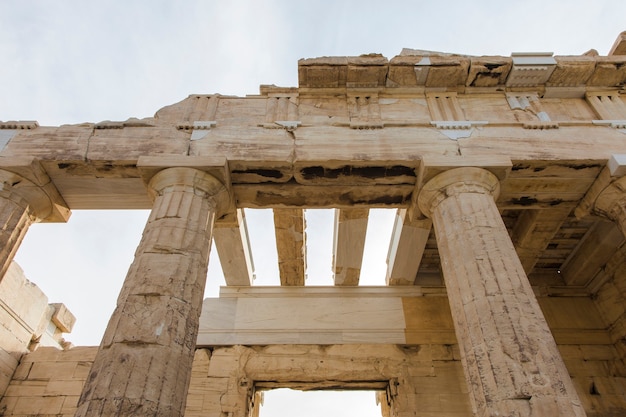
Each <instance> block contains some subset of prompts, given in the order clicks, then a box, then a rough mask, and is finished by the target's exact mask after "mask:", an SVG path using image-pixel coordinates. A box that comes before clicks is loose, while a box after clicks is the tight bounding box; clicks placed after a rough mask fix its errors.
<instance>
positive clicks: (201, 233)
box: [76, 168, 228, 416]
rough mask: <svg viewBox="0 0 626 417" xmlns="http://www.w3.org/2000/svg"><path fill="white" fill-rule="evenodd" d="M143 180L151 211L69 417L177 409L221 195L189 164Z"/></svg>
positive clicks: (184, 394)
mask: <svg viewBox="0 0 626 417" xmlns="http://www.w3.org/2000/svg"><path fill="white" fill-rule="evenodd" d="M149 185H150V189H151V191H152V192H153V194H154V197H155V199H154V204H153V208H152V213H151V214H150V217H149V219H148V222H147V224H146V227H145V229H144V233H143V237H142V240H141V242H140V244H139V247H138V248H137V251H136V253H135V260H134V261H133V264H132V265H131V267H130V269H129V271H128V275H127V276H126V280H125V281H124V284H123V287H122V290H121V293H120V296H119V298H118V302H117V308H116V309H115V312H114V313H113V316H112V317H111V319H110V321H109V324H108V327H107V329H106V332H105V334H104V337H103V339H102V343H101V345H100V349H99V350H98V354H97V355H96V358H95V361H94V364H93V366H92V368H91V371H90V373H89V376H88V378H87V381H86V383H85V386H84V388H83V392H82V395H81V398H80V400H79V406H78V411H77V412H76V416H182V415H183V413H184V408H185V401H186V397H187V389H188V386H189V380H190V376H191V365H192V361H193V356H194V350H195V346H196V337H197V333H198V320H199V317H200V310H201V307H202V297H203V294H204V286H205V282H206V274H207V266H208V259H209V251H210V247H211V234H212V229H213V224H214V220H215V216H216V213H218V214H219V213H221V212H222V211H223V210H224V208H225V205H226V204H227V203H228V197H227V191H226V188H225V187H224V186H223V185H222V184H221V183H220V182H219V181H218V180H217V179H216V178H214V177H212V176H211V175H209V174H206V173H204V172H202V171H199V170H196V169H192V168H169V169H165V170H163V171H160V172H158V173H157V174H156V175H155V176H154V177H153V178H152V180H151V181H150V184H149ZM96 296H97V295H96Z"/></svg>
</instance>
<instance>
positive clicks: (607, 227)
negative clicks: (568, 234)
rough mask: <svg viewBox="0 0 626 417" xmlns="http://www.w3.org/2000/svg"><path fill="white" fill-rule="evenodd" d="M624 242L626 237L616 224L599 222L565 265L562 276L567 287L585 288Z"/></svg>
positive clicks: (582, 240)
mask: <svg viewBox="0 0 626 417" xmlns="http://www.w3.org/2000/svg"><path fill="white" fill-rule="evenodd" d="M622 242H624V235H623V234H622V232H621V230H620V229H619V227H617V226H616V225H615V223H613V222H610V221H599V222H597V223H596V224H595V225H594V226H593V227H592V228H591V229H589V232H587V234H586V235H585V236H584V237H583V238H582V239H581V242H580V244H579V245H578V247H577V248H576V250H575V251H574V252H573V253H572V254H571V255H570V257H569V258H568V260H567V261H565V262H564V263H563V266H562V268H561V275H563V279H564V280H565V282H566V283H567V285H575V286H585V285H587V284H588V283H590V282H591V281H592V280H593V278H594V277H595V276H596V274H597V273H598V272H599V271H600V268H602V266H603V265H605V264H606V263H607V262H608V260H609V259H611V257H612V256H613V254H614V253H615V251H616V249H617V248H619V247H620V245H621V244H622Z"/></svg>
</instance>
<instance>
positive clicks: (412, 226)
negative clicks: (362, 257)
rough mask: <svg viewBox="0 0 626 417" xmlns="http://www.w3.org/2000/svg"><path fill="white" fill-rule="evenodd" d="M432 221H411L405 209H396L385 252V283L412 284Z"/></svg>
mask: <svg viewBox="0 0 626 417" xmlns="http://www.w3.org/2000/svg"><path fill="white" fill-rule="evenodd" d="M431 226H432V221H431V220H430V219H422V220H414V221H411V220H410V219H409V217H408V216H407V210H406V209H400V210H398V212H397V214H396V220H395V223H394V225H393V230H392V232H391V242H390V243H389V252H388V253H387V274H386V278H385V280H386V282H387V285H413V284H415V278H416V276H417V271H418V270H419V267H420V263H421V261H422V255H423V254H424V248H425V247H426V242H428V235H429V234H430V229H431Z"/></svg>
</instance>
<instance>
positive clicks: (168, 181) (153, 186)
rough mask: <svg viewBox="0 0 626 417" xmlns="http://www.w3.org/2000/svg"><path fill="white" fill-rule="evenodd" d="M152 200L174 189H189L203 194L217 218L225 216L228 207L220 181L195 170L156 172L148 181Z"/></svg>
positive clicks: (226, 197) (228, 201) (228, 196)
mask: <svg viewBox="0 0 626 417" xmlns="http://www.w3.org/2000/svg"><path fill="white" fill-rule="evenodd" d="M148 186H149V192H150V194H151V196H152V198H153V199H154V198H156V196H158V195H161V194H163V193H164V192H167V191H168V189H172V188H175V187H191V188H193V189H194V192H195V193H203V194H204V196H205V197H206V198H207V199H208V200H210V201H212V202H213V204H214V206H215V210H216V214H217V217H221V216H222V215H224V214H226V213H227V211H228V209H229V206H230V195H229V193H228V189H227V188H226V186H225V185H224V184H222V182H221V181H220V180H218V179H217V178H215V177H214V176H212V175H210V174H207V173H206V172H204V171H200V170H199V169H195V168H184V167H174V168H167V169H164V170H162V171H159V172H157V173H156V174H155V175H154V177H152V179H151V180H150V182H149V184H148Z"/></svg>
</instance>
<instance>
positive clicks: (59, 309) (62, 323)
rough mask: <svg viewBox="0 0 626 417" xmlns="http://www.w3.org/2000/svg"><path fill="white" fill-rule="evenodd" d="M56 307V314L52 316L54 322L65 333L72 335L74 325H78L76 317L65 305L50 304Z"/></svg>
mask: <svg viewBox="0 0 626 417" xmlns="http://www.w3.org/2000/svg"><path fill="white" fill-rule="evenodd" d="M50 305H51V306H52V307H54V313H53V314H52V322H53V323H54V324H55V325H56V326H57V327H58V328H59V329H60V330H61V331H62V332H63V333H70V332H71V331H72V328H74V324H75V323H76V317H74V315H73V314H72V312H71V311H69V310H68V309H67V307H66V306H65V304H62V303H53V304H50Z"/></svg>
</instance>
